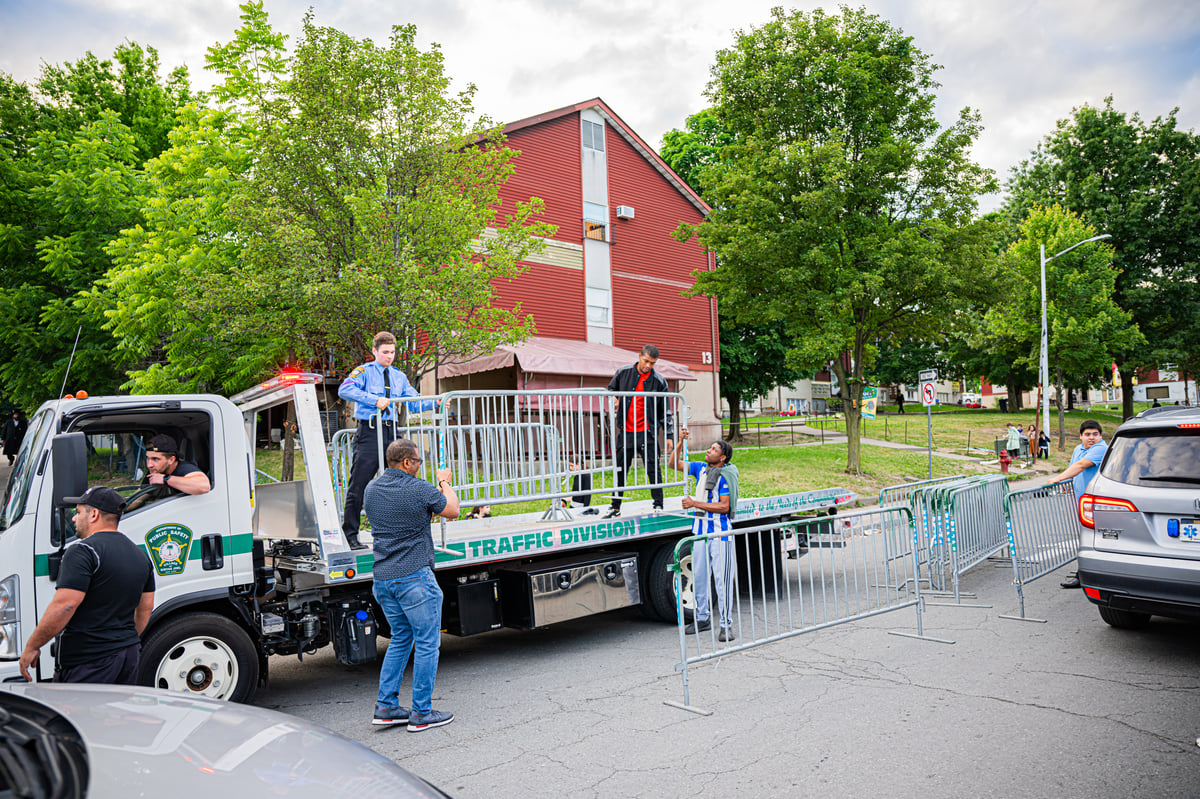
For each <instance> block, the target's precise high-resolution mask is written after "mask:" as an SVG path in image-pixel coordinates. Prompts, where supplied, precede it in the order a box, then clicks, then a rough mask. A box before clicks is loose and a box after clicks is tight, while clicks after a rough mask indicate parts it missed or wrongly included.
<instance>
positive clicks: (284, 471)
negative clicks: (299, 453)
mask: <svg viewBox="0 0 1200 799" xmlns="http://www.w3.org/2000/svg"><path fill="white" fill-rule="evenodd" d="M295 467H296V403H295V402H289V403H288V404H287V418H285V419H284V420H283V466H282V467H281V468H280V470H279V471H280V474H279V479H280V480H283V481H284V482H287V481H289V480H293V479H295V478H294V475H295Z"/></svg>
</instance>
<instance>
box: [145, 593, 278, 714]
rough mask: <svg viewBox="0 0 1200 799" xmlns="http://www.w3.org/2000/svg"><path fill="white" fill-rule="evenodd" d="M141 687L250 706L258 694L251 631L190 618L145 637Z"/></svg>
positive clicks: (207, 617) (213, 617)
mask: <svg viewBox="0 0 1200 799" xmlns="http://www.w3.org/2000/svg"><path fill="white" fill-rule="evenodd" d="M138 682H139V683H140V684H142V685H149V686H152V687H155V688H165V689H166V690H168V691H180V692H182V693H188V694H198V695H200V696H207V697H209V698H211V699H227V700H229V701H231V702H249V701H250V700H251V699H252V698H253V697H254V692H255V690H256V689H257V688H258V653H257V652H256V650H255V647H254V642H253V641H252V640H251V639H250V636H249V635H248V634H247V633H246V631H245V630H243V629H242V628H241V627H239V626H238V625H237V624H235V623H234V622H232V621H230V620H229V619H227V618H225V617H224V616H220V615H218V614H216V613H189V614H187V615H186V616H180V617H178V618H175V619H172V620H171V621H169V622H167V623H166V624H163V625H161V626H159V627H156V628H155V629H154V630H152V631H151V632H150V634H149V635H148V636H146V638H145V640H144V642H143V644H142V655H141V660H140V663H139V665H138Z"/></svg>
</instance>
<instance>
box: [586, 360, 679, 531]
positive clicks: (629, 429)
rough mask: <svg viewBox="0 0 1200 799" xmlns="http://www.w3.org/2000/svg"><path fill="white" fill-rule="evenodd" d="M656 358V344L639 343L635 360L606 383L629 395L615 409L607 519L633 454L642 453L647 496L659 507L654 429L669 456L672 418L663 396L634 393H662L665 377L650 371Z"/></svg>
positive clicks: (617, 503) (616, 508) (617, 510)
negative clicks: (617, 428) (617, 423)
mask: <svg viewBox="0 0 1200 799" xmlns="http://www.w3.org/2000/svg"><path fill="white" fill-rule="evenodd" d="M657 362H658V347H655V346H654V345H653V344H647V345H646V346H644V347H642V352H641V354H640V355H638V360H637V363H635V364H630V365H629V366H623V367H621V368H620V369H618V370H617V373H616V374H615V375H613V378H612V380H610V381H609V383H608V390H609V391H620V392H625V393H627V394H629V395H632V396H624V397H621V400H620V405H619V406H618V409H617V414H618V418H619V419H620V420H621V432H620V433H618V434H617V442H616V443H617V466H618V471H617V492H616V496H614V497H613V501H612V506H611V507H610V508H609V509H608V513H606V514H604V518H606V519H611V518H614V517H616V516H620V515H621V501H622V499H623V497H624V493H625V492H624V491H623V490H622V489H623V488H624V487H625V472H626V471H627V470H628V469H629V464H631V463H632V462H633V459H634V457H635V456H636V455H638V454H640V455H641V456H642V462H643V463H645V464H646V474H647V476H648V477H649V478H650V479H651V480H652V481H653V482H654V484H656V486H657V487H654V488H651V489H650V497H651V498H652V499H653V500H654V509H655V510H662V507H663V490H662V481H663V478H662V467H661V466H660V465H659V458H658V431H659V429H662V431H663V434H664V435H665V437H666V445H665V447H664V448H663V452H664V453H665V457H670V453H671V452H672V451H673V450H674V441H672V436H673V435H674V428H675V424H674V419H673V418H672V415H671V409H670V408H669V406H668V403H667V399H666V397H661V396H659V397H650V398H645V397H639V396H636V395H637V394H645V393H647V392H650V393H666V392H667V391H669V388H668V387H667V381H666V380H664V379H663V378H662V375H660V374H659V373H658V372H656V371H654V364H655V363H657Z"/></svg>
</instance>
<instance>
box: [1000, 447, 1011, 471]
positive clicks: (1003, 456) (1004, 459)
mask: <svg viewBox="0 0 1200 799" xmlns="http://www.w3.org/2000/svg"><path fill="white" fill-rule="evenodd" d="M1010 463H1012V455H1010V454H1009V452H1008V450H1006V449H1002V450H1000V474H1008V464H1010Z"/></svg>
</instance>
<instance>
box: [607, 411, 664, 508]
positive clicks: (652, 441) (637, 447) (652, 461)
mask: <svg viewBox="0 0 1200 799" xmlns="http://www.w3.org/2000/svg"><path fill="white" fill-rule="evenodd" d="M636 455H641V456H642V462H643V463H645V464H646V474H647V475H649V476H650V479H651V480H652V481H653V482H655V483H662V481H663V477H662V468H661V467H660V466H659V463H658V434H657V433H656V432H654V431H650V430H647V431H646V432H644V433H629V432H625V433H621V434H620V435H619V436H617V467H618V469H617V492H616V496H614V497H613V501H612V506H613V507H614V508H620V507H621V501H622V499H623V498H624V496H625V492H624V491H622V490H621V489H623V488H624V487H625V472H626V471H627V470H628V469H629V464H631V463H633V459H634V457H635V456H636ZM650 497H651V498H652V499H653V500H654V504H655V505H656V506H658V507H661V506H662V504H663V490H662V486H661V485H659V486H658V487H657V488H651V489H650Z"/></svg>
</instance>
